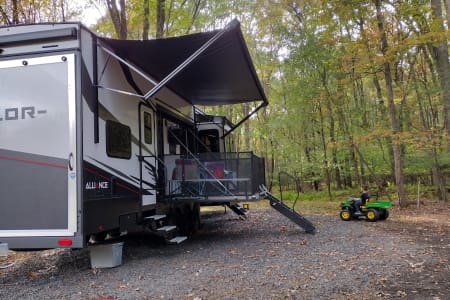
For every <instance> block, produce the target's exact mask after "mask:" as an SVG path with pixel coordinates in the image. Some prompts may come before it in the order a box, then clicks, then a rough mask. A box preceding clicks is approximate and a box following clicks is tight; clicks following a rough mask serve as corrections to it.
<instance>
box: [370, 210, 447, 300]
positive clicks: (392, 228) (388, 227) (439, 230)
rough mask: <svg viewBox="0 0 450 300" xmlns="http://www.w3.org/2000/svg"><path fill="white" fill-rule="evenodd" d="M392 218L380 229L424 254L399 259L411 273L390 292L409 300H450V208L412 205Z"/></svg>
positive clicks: (389, 290)
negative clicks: (403, 240)
mask: <svg viewBox="0 0 450 300" xmlns="http://www.w3.org/2000/svg"><path fill="white" fill-rule="evenodd" d="M391 214H392V215H393V217H392V218H391V219H390V222H385V223H380V224H377V225H381V226H380V228H381V229H382V230H383V231H385V232H386V234H398V235H399V236H401V237H402V238H403V239H405V241H406V242H407V243H409V244H410V245H414V246H419V247H420V250H419V251H418V252H417V253H413V254H412V255H408V256H405V257H399V259H402V260H405V261H406V262H408V264H409V266H410V270H409V272H405V273H403V274H402V276H400V277H399V279H398V281H396V282H395V281H394V282H392V283H390V285H388V286H386V290H387V291H388V292H389V293H390V294H397V295H399V296H403V297H406V298H408V299H450V204H440V205H426V204H425V205H421V206H420V207H419V208H418V207H417V206H413V205H411V206H410V208H408V209H402V210H400V209H393V210H392V211H391ZM387 267H388V266H387Z"/></svg>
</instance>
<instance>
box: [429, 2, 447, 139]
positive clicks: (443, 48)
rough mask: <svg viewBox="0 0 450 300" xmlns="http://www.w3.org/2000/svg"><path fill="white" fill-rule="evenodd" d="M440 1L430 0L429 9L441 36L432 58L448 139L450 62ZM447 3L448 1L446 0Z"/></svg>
mask: <svg viewBox="0 0 450 300" xmlns="http://www.w3.org/2000/svg"><path fill="white" fill-rule="evenodd" d="M442 5H443V3H442V1H441V0H431V10H432V12H433V17H434V26H433V27H434V28H435V30H434V31H435V32H438V33H439V34H440V35H441V36H442V38H441V39H440V41H439V42H438V43H437V45H436V46H435V45H433V46H432V47H433V52H434V55H433V57H434V59H435V60H436V65H437V70H438V73H439V79H440V84H441V97H442V104H443V107H444V126H445V128H446V132H447V138H448V139H450V64H449V61H448V41H447V38H446V36H445V32H446V31H445V29H444V20H443V14H442ZM447 5H448V1H447Z"/></svg>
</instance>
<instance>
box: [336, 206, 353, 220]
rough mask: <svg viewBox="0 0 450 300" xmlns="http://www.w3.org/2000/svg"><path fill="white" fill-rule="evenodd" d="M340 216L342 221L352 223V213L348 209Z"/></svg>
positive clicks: (342, 211)
mask: <svg viewBox="0 0 450 300" xmlns="http://www.w3.org/2000/svg"><path fill="white" fill-rule="evenodd" d="M339 216H340V217H341V220H342V221H350V220H351V218H352V214H351V213H350V211H349V210H348V209H343V210H341V212H340V213H339Z"/></svg>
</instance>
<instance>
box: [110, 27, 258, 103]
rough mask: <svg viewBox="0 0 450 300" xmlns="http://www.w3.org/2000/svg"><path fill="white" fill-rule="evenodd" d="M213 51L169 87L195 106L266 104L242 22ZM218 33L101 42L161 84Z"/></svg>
mask: <svg viewBox="0 0 450 300" xmlns="http://www.w3.org/2000/svg"><path fill="white" fill-rule="evenodd" d="M235 22H236V25H235V26H229V28H227V30H226V32H225V33H224V34H223V35H222V36H221V37H220V38H219V39H218V40H217V41H215V42H214V43H213V44H212V45H211V46H209V47H208V48H207V49H206V50H205V51H204V52H203V53H202V54H201V55H200V56H199V57H198V58H197V59H196V60H195V61H193V62H192V63H191V64H190V65H189V66H187V68H186V69H184V70H182V71H181V72H180V73H179V74H178V75H176V76H175V77H174V78H173V79H172V80H170V81H169V82H168V83H167V85H166V86H167V87H168V88H170V89H171V90H172V91H174V92H175V93H177V94H178V95H180V96H182V97H183V98H185V99H186V100H188V101H189V102H190V103H191V104H194V105H224V104H236V103H244V102H254V101H262V102H263V103H265V104H267V98H266V96H265V94H264V91H263V89H262V87H261V84H260V81H259V79H258V76H257V75H256V72H255V69H254V66H253V63H252V61H251V58H250V55H249V52H248V49H247V46H246V44H245V41H244V38H243V35H242V32H241V30H240V26H239V22H237V21H235ZM217 32H218V31H211V32H203V33H196V34H190V35H184V36H180V37H173V38H166V39H155V40H148V41H140V40H139V41H138V40H115V39H107V38H101V41H102V42H103V43H104V44H105V45H106V46H107V48H109V49H111V50H112V51H114V53H116V54H117V55H118V56H120V57H121V58H122V59H125V60H127V61H128V62H130V63H132V64H133V65H135V66H136V67H138V68H140V69H141V70H142V71H144V72H145V73H147V74H148V75H149V76H151V77H152V78H154V79H155V80H156V81H158V82H159V81H161V80H162V79H163V78H165V77H166V76H167V75H168V74H170V72H172V71H173V70H174V69H175V68H177V67H178V66H179V65H180V64H181V63H183V62H184V61H185V60H186V59H187V58H188V57H189V56H190V55H191V54H193V53H194V52H195V51H196V50H197V49H199V48H200V47H201V46H202V45H203V44H205V43H206V42H207V41H208V40H210V39H211V38H212V37H213V36H214V35H215V34H216V33H217Z"/></svg>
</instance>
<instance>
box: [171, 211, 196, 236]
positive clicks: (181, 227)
mask: <svg viewBox="0 0 450 300" xmlns="http://www.w3.org/2000/svg"><path fill="white" fill-rule="evenodd" d="M172 221H173V223H174V224H176V225H177V227H178V232H179V233H180V234H183V235H186V236H191V235H192V234H194V233H195V232H197V230H198V229H199V227H200V205H199V204H185V205H182V206H178V207H176V208H174V209H173V213H172Z"/></svg>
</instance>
